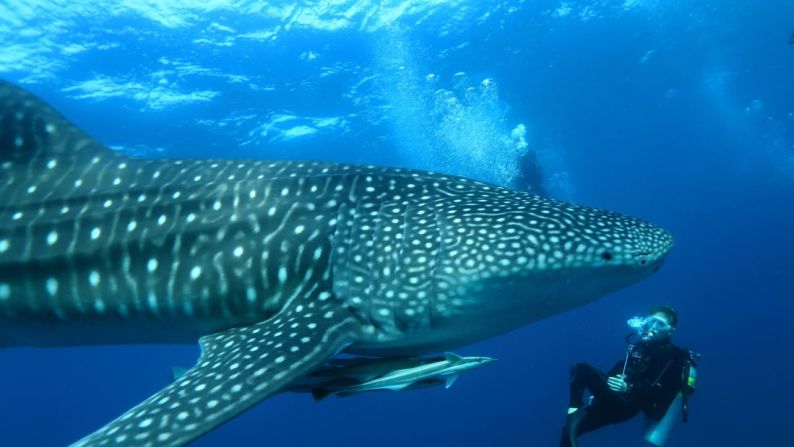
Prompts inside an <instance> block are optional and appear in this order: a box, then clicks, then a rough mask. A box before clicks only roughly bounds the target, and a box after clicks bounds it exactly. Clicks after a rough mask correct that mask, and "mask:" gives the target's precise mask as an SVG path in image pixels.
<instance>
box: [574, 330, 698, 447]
mask: <svg viewBox="0 0 794 447" xmlns="http://www.w3.org/2000/svg"><path fill="white" fill-rule="evenodd" d="M689 360H690V355H689V351H687V350H685V349H681V348H679V347H677V346H675V345H673V344H672V343H669V342H665V343H662V344H650V343H647V344H640V345H638V346H636V347H635V348H634V349H633V351H632V353H631V354H630V355H629V360H628V364H627V365H626V378H625V381H626V383H627V384H628V385H629V389H628V390H627V391H626V392H623V393H619V392H617V391H612V390H611V389H610V388H609V385H608V384H607V378H608V377H612V376H619V375H620V374H621V373H622V372H623V363H624V362H623V361H622V360H621V361H619V362H618V363H616V364H615V366H614V367H613V368H612V369H611V370H609V372H608V373H607V374H604V373H602V372H600V371H598V370H597V369H596V368H594V367H593V366H591V365H588V364H587V363H577V364H575V365H574V366H573V368H572V369H571V400H570V404H569V406H570V407H575V408H580V409H581V410H579V411H585V413H584V415H583V416H582V418H581V419H580V420H579V422H578V424H577V430H576V435H577V436H578V435H581V434H583V433H587V432H590V431H593V430H596V429H598V428H601V427H603V426H605V425H609V424H617V423H620V422H624V421H627V420H629V419H631V418H633V417H634V416H636V415H637V414H638V413H639V412H640V411H642V412H644V413H645V415H646V416H647V417H648V418H649V419H651V420H660V419H661V418H662V417H663V416H664V414H665V413H666V412H667V408H668V407H669V406H670V404H671V403H672V402H673V400H674V399H675V397H676V395H677V394H678V392H679V391H682V388H683V386H684V374H688V370H686V371H685V368H686V367H687V366H688V365H689ZM585 389H587V390H589V391H590V394H592V396H593V401H592V403H591V404H590V406H588V407H587V408H586V409H582V408H583V406H584V402H582V398H583V396H584V392H585ZM687 391H688V393H691V392H693V391H694V389H692V388H690V389H689V390H687ZM570 445H571V442H570V436H569V434H568V427H566V428H565V429H564V430H563V436H562V440H561V441H560V446H561V447H567V446H570Z"/></svg>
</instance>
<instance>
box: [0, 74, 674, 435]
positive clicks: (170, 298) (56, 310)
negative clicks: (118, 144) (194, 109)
mask: <svg viewBox="0 0 794 447" xmlns="http://www.w3.org/2000/svg"><path fill="white" fill-rule="evenodd" d="M672 245H673V241H672V237H671V235H670V234H669V233H668V232H667V231H665V230H663V229H661V228H659V227H657V226H655V225H653V224H650V223H647V222H645V221H642V220H639V219H635V218H632V217H629V216H625V215H622V214H618V213H614V212H610V211H604V210H598V209H593V208H589V207H584V206H579V205H575V204H571V203H565V202H561V201H556V200H552V199H549V198H545V197H541V196H537V195H532V194H528V193H524V192H517V191H513V190H510V189H505V188H502V187H498V186H494V185H490V184H486V183H481V182H478V181H475V180H471V179H467V178H461V177H455V176H451V175H445V174H441V173H432V172H425V171H418V170H412V169H405V168H396V167H377V166H369V165H355V164H341V163H327V162H314V161H265V160H223V159H142V158H133V157H130V156H128V155H126V154H124V153H122V152H120V151H114V150H111V149H109V148H107V147H106V146H104V145H102V144H101V143H99V142H98V141H97V140H95V139H94V138H92V137H90V136H89V135H87V134H86V133H84V132H83V131H81V130H80V129H78V128H77V127H76V126H75V125H73V124H72V123H70V122H69V121H68V120H67V119H66V118H64V117H63V116H62V115H60V114H59V113H58V112H57V111H55V110H54V109H53V108H51V107H50V106H48V105H47V104H45V103H44V102H43V101H42V100H40V99H38V98H37V97H35V96H34V95H33V94H31V93H29V92H27V91H25V90H24V89H22V88H20V87H17V86H15V85H13V84H11V83H8V82H0V346H2V347H4V348H10V347H19V346H37V347H60V346H74V345H98V344H135V343H141V344H148V343H195V342H198V344H199V346H200V348H201V353H200V356H199V358H198V360H197V362H196V364H195V365H194V366H192V367H191V368H190V369H189V370H188V371H187V372H186V373H185V374H183V375H181V376H180V377H179V378H178V379H177V380H176V381H174V382H173V383H170V384H169V385H167V386H165V387H164V388H163V389H162V390H160V391H159V392H157V393H155V394H154V395H153V396H151V397H149V398H148V399H146V400H144V401H143V402H141V403H140V404H138V405H136V406H135V407H133V408H131V409H130V410H129V411H127V412H125V413H124V414H122V415H121V416H119V417H118V418H116V419H114V420H112V421H110V422H109V423H107V424H106V425H104V426H102V427H100V428H98V429H97V430H96V431H95V432H93V433H90V434H88V435H87V436H86V437H85V438H83V439H81V440H78V441H76V442H75V444H73V445H75V446H116V445H135V446H157V447H159V446H179V445H185V444H187V443H188V442H190V441H192V440H195V439H196V438H198V437H200V436H202V435H203V434H205V433H207V432H209V431H211V430H213V429H214V428H216V427H218V426H219V425H221V424H223V423H224V422H226V421H229V420H230V419H232V418H234V417H235V416H236V415H238V414H240V413H242V412H244V411H245V410H246V409H248V408H250V407H252V406H253V405H256V404H258V403H259V402H261V401H263V400H264V399H266V398H267V397H269V396H271V395H273V394H275V393H278V392H279V391H281V390H283V389H285V388H286V387H288V386H289V385H290V384H291V383H293V382H294V381H295V380H297V379H299V378H301V377H304V376H306V375H308V374H311V372H312V371H314V370H315V369H317V368H319V367H320V366H322V365H323V364H325V363H326V362H327V361H329V360H330V359H332V358H334V357H335V356H336V355H337V354H339V353H341V352H345V353H351V354H359V355H369V356H379V357H392V356H418V355H424V354H429V353H438V352H444V351H447V350H452V349H454V348H458V347H461V346H464V345H467V344H469V343H472V342H476V341H480V340H484V339H487V338H490V337H494V336H496V335H499V334H503V333H505V332H508V331H511V330H513V329H516V328H519V327H521V326H524V325H527V324H529V323H532V322H533V321H537V320H540V319H543V318H546V317H549V316H552V315H556V314H559V313H561V312H565V311H567V310H571V309H574V308H577V307H580V306H583V305H585V304H587V303H590V302H592V301H594V300H596V299H598V298H600V297H602V296H604V295H606V294H608V293H610V292H613V291H615V290H618V289H621V288H623V287H626V286H629V285H631V284H634V283H636V282H638V281H640V280H642V279H643V278H646V277H648V276H649V275H651V274H652V273H653V272H655V271H657V270H658V269H659V267H660V266H661V264H662V263H663V262H664V259H665V258H666V256H667V254H668V252H669V251H670V249H671V247H672Z"/></svg>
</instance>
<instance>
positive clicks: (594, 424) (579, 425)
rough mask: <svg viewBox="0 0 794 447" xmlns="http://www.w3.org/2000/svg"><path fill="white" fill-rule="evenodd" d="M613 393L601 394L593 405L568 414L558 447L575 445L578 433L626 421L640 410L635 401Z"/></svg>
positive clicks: (574, 446)
mask: <svg viewBox="0 0 794 447" xmlns="http://www.w3.org/2000/svg"><path fill="white" fill-rule="evenodd" d="M614 394H615V393H614V392H613V393H612V395H603V396H602V398H601V399H596V400H595V401H594V403H593V405H590V406H589V407H587V408H580V409H579V410H578V411H577V412H576V413H574V414H573V415H569V417H568V421H567V423H566V426H565V428H564V429H563V433H562V439H561V440H560V447H576V439H577V438H578V437H579V436H580V435H582V434H584V433H588V432H591V431H593V430H597V429H599V428H601V427H603V426H605V425H610V424H618V423H621V422H624V421H627V420H629V419H631V418H633V417H634V416H636V415H637V413H639V412H640V407H639V406H638V405H637V403H636V402H634V401H633V400H624V399H620V398H615V396H614Z"/></svg>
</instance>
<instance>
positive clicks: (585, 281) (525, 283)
mask: <svg viewBox="0 0 794 447" xmlns="http://www.w3.org/2000/svg"><path fill="white" fill-rule="evenodd" d="M458 219H459V220H458ZM455 226H456V227H455V228H454V229H453V231H455V232H457V233H459V234H463V235H466V236H465V237H464V238H463V240H462V241H461V242H462V244H460V245H456V246H453V247H451V248H450V250H449V251H447V252H446V253H445V259H444V260H443V262H442V264H443V265H444V267H443V268H442V269H441V271H440V273H439V284H440V285H442V287H445V288H449V289H450V292H451V293H450V302H452V303H453V304H454V303H457V304H459V306H458V308H459V309H460V310H461V312H462V313H463V314H465V315H473V314H475V313H476V314H479V315H480V316H481V315H482V313H483V311H486V312H491V313H494V314H496V313H498V314H500V315H501V316H502V317H503V318H506V319H516V320H517V323H518V324H526V323H527V322H528V321H527V320H526V319H527V318H529V319H530V320H536V319H540V318H544V317H546V316H549V315H553V314H556V313H560V312H563V311H566V310H569V309H572V308H575V307H578V306H581V305H583V304H586V303H588V302H590V301H593V300H595V299H597V298H598V297H601V296H603V295H605V294H608V293H610V292H613V291H615V290H618V289H621V288H623V287H626V286H629V285H631V284H634V283H636V282H639V281H640V280H642V279H643V278H645V277H647V276H648V275H650V274H652V273H653V272H655V271H657V270H658V269H659V268H660V266H661V265H662V263H663V262H664V260H665V258H666V256H667V254H668V252H669V251H670V249H671V248H672V245H673V242H672V237H671V235H670V234H669V233H668V232H667V231H665V230H663V229H661V228H659V227H657V226H655V225H652V224H649V223H647V222H644V221H642V220H639V219H635V218H633V217H629V216H625V215H621V214H617V213H614V212H610V211H602V210H598V209H593V208H587V207H582V206H577V205H572V204H568V203H562V202H557V201H554V200H551V199H546V198H542V197H538V196H532V197H527V196H526V195H525V194H522V193H514V194H506V197H505V198H504V199H502V200H501V201H488V202H484V203H480V204H479V205H477V206H465V207H462V208H461V209H460V213H459V217H458V218H457V219H455ZM443 284H449V285H453V284H454V287H447V286H446V285H443ZM453 307H454V306H453ZM467 311H468V312H467ZM478 319H479V320H480V321H482V320H481V317H478Z"/></svg>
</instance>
